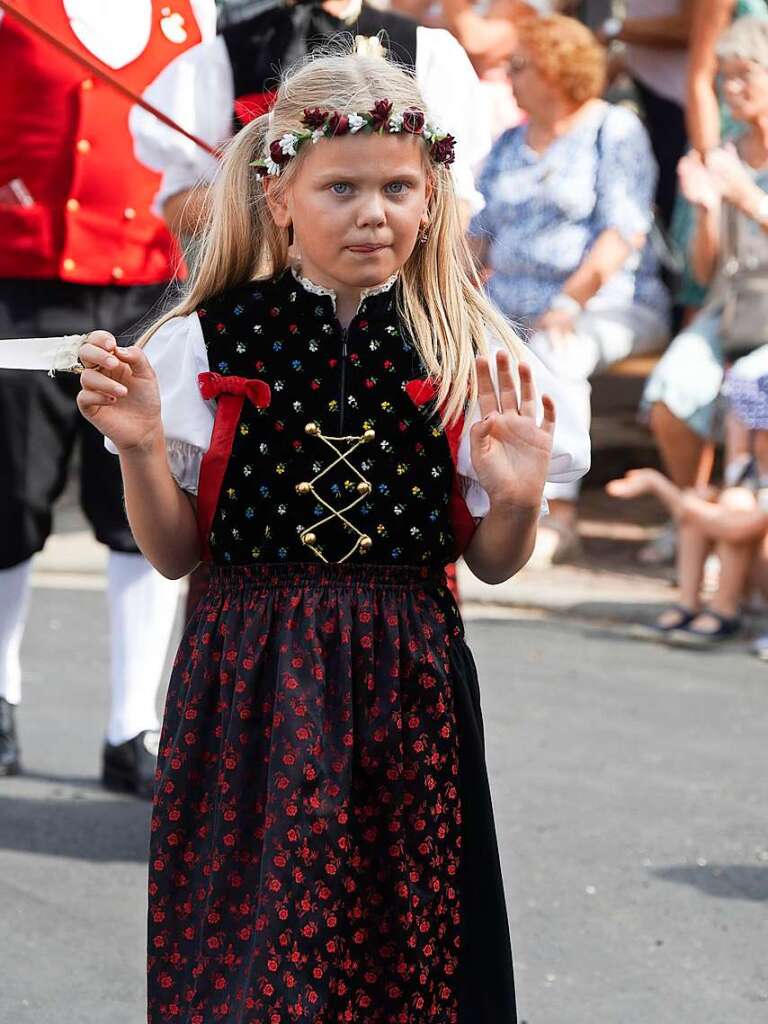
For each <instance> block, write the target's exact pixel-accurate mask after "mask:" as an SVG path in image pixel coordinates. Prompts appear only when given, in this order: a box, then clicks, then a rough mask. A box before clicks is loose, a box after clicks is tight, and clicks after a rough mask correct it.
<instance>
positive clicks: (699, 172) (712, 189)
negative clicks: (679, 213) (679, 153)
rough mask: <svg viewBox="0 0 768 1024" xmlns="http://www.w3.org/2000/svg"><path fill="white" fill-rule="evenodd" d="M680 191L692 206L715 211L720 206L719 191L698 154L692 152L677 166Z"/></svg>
mask: <svg viewBox="0 0 768 1024" xmlns="http://www.w3.org/2000/svg"><path fill="white" fill-rule="evenodd" d="M677 176H678V180H679V182H680V189H681V191H682V193H683V195H684V196H685V198H686V199H687V200H688V202H689V203H692V204H693V205H694V206H700V207H701V208H702V209H704V210H709V211H715V210H717V208H718V207H719V206H720V196H721V193H720V189H719V188H718V186H717V184H716V182H715V179H714V177H713V176H712V174H711V173H710V171H709V168H708V167H707V166H705V164H704V161H703V160H702V159H701V157H700V156H699V154H698V153H697V152H696V151H695V150H692V151H691V152H690V153H687V154H686V155H685V156H684V157H683V158H682V160H680V162H679V163H678V165H677Z"/></svg>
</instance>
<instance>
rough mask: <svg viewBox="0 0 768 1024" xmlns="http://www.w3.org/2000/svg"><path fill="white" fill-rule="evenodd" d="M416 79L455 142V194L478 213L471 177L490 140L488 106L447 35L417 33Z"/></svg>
mask: <svg viewBox="0 0 768 1024" xmlns="http://www.w3.org/2000/svg"><path fill="white" fill-rule="evenodd" d="M416 79H417V81H418V83H419V88H420V89H421V93H422V95H423V97H424V102H425V103H426V105H427V109H428V111H429V112H430V114H431V115H432V116H433V117H434V118H435V120H436V121H437V123H438V125H439V126H440V127H441V128H442V129H443V130H444V131H447V132H450V133H451V135H453V136H454V138H455V139H456V161H455V163H454V164H453V175H454V182H455V185H456V194H457V195H458V197H459V199H464V200H466V201H467V202H468V203H469V205H470V208H471V210H472V213H473V214H474V213H477V212H478V211H479V210H482V208H483V206H484V205H485V204H484V200H483V197H482V195H481V194H480V193H479V192H478V190H477V188H476V187H475V173H476V171H478V170H479V168H480V165H481V164H482V163H483V161H484V160H485V157H486V156H487V155H488V153H489V151H490V148H491V141H492V140H491V128H490V119H489V112H488V105H487V103H486V101H485V96H484V93H483V90H482V87H481V85H480V80H479V78H478V77H477V75H476V74H475V69H474V68H473V67H472V64H471V62H470V60H469V57H468V56H467V54H466V52H465V50H464V48H463V47H462V46H461V44H460V43H459V42H458V40H457V39H455V38H454V36H452V35H451V33H450V32H447V31H446V30H445V29H442V28H424V26H422V25H420V26H419V27H418V28H417V29H416Z"/></svg>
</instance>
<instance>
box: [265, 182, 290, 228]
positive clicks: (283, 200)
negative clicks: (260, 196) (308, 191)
mask: <svg viewBox="0 0 768 1024" xmlns="http://www.w3.org/2000/svg"><path fill="white" fill-rule="evenodd" d="M275 184H276V183H275V179H274V178H264V195H265V196H266V200H267V206H268V207H269V212H270V213H271V214H272V220H274V222H275V224H277V226H278V227H279V228H289V227H290V226H291V214H290V210H289V209H288V190H287V189H279V188H275Z"/></svg>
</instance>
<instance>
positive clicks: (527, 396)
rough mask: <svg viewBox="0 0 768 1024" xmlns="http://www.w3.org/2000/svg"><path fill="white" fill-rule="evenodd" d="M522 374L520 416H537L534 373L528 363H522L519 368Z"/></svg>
mask: <svg viewBox="0 0 768 1024" xmlns="http://www.w3.org/2000/svg"><path fill="white" fill-rule="evenodd" d="M517 369H518V373H519V374H520V415H521V416H530V417H531V418H535V416H536V388H535V386H534V383H533V373H532V371H531V368H530V366H529V365H528V364H527V363H520V364H519V365H518V367H517Z"/></svg>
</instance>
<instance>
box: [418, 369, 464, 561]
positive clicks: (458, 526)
mask: <svg viewBox="0 0 768 1024" xmlns="http://www.w3.org/2000/svg"><path fill="white" fill-rule="evenodd" d="M405 390H406V391H407V393H408V397H409V398H410V399H411V401H412V402H413V404H414V405H416V406H422V405H426V403H427V402H432V401H434V400H435V398H436V397H437V386H436V385H435V382H434V381H433V380H432V379H431V378H429V377H426V378H423V379H416V380H409V381H408V382H407V384H406V385H405ZM443 412H444V407H443V408H441V409H440V414H441V415H442V414H443ZM463 432H464V416H463V415H462V416H460V417H459V418H458V419H457V420H454V421H453V423H450V424H449V425H448V426H447V427H445V437H446V440H447V441H448V449H449V451H450V453H451V461H452V462H453V482H452V485H451V496H450V501H449V514H450V517H451V525H452V527H453V537H454V540H455V542H456V549H455V552H454V555H455V557H456V558H458V556H459V555H460V554H462V552H464V551H466V549H467V548H468V547H469V542H470V541H471V540H472V537H473V535H474V533H475V530H476V529H477V523H476V522H475V520H474V517H473V516H472V513H471V512H470V511H469V508H468V507H467V503H466V501H465V500H464V495H463V494H462V493H461V487H460V486H459V474H458V473H457V472H456V467H457V464H458V458H459V444H460V443H461V435H462V433H463Z"/></svg>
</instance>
